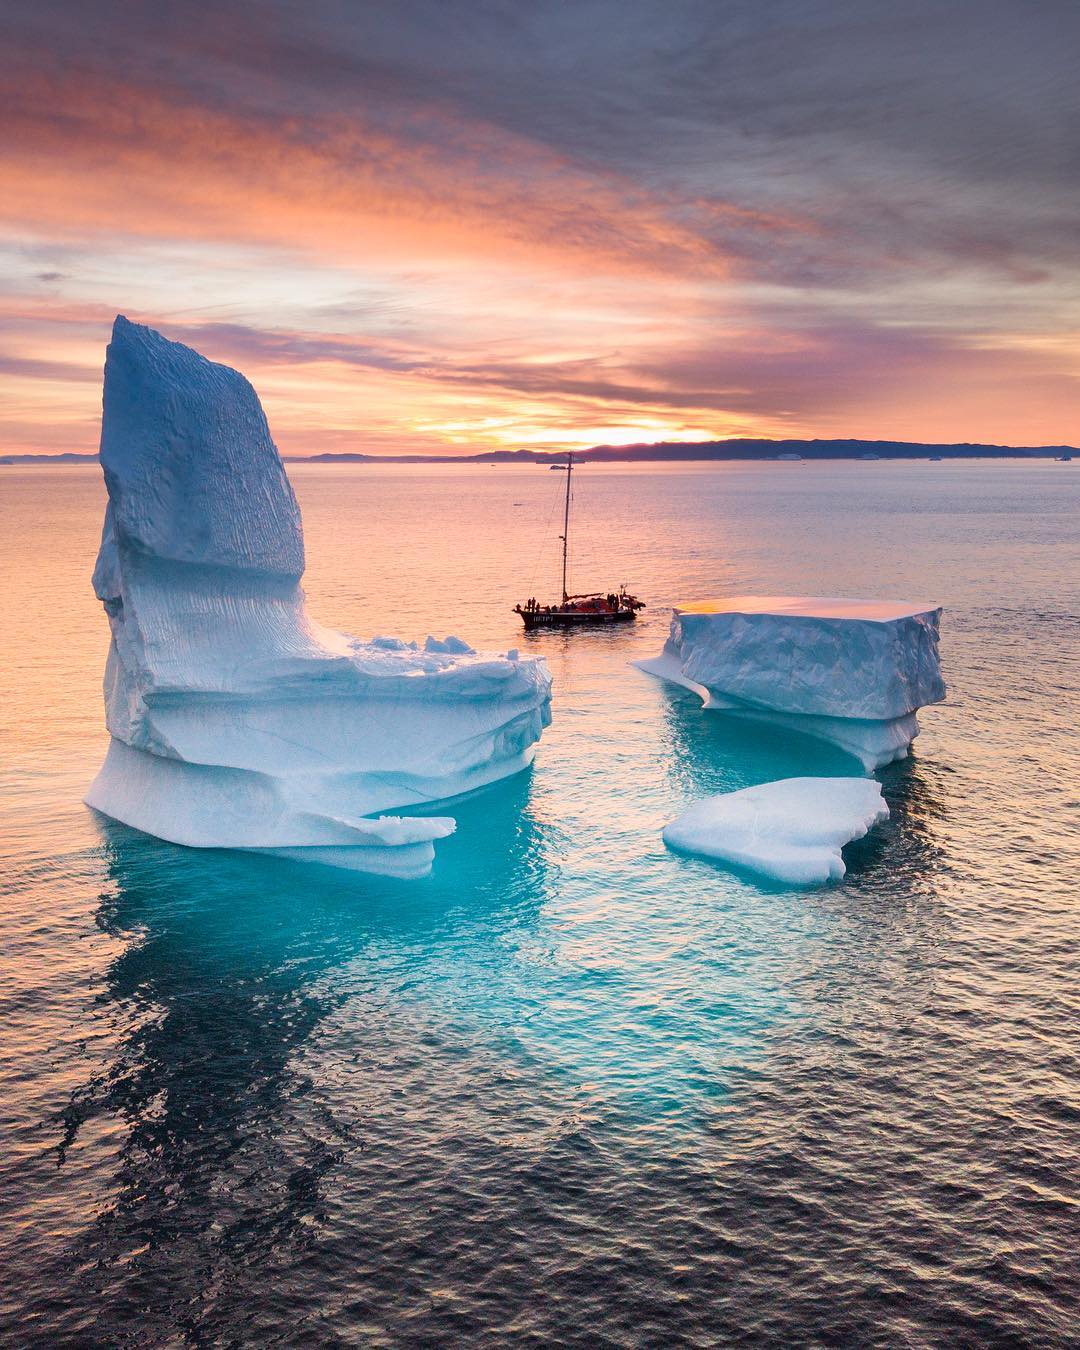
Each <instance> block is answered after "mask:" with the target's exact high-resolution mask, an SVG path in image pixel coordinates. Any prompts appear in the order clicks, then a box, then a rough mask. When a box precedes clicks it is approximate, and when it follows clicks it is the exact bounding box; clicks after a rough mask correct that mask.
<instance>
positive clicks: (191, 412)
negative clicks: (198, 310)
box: [86, 317, 551, 875]
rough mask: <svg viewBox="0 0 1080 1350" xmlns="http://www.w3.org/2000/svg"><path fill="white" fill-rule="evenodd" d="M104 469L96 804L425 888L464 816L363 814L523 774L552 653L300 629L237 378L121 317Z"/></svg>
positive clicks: (263, 426) (282, 524)
mask: <svg viewBox="0 0 1080 1350" xmlns="http://www.w3.org/2000/svg"><path fill="white" fill-rule="evenodd" d="M101 463H102V468H103V469H104V473H105V483H106V486H107V488H108V493H109V501H108V506H107V507H106V511H105V525H104V530H103V533H102V540H101V550H100V552H99V555H98V560H97V566H96V568H95V571H94V589H95V591H96V593H97V595H98V597H99V598H100V599H101V601H102V603H103V605H104V607H105V610H106V613H107V614H108V616H109V623H110V626H111V629H112V643H111V646H110V648H109V655H108V660H107V664H106V670H105V712H106V723H107V726H108V729H109V732H110V733H111V736H112V741H111V743H110V746H109V751H108V754H107V756H106V759H105V763H104V765H103V767H102V769H101V772H100V773H99V774H98V776H97V778H96V779H95V780H94V783H93V785H92V786H91V788H90V791H89V793H88V795H87V799H86V800H87V802H88V804H89V805H91V806H93V807H95V808H96V809H98V810H100V811H103V812H104V813H105V814H107V815H109V816H112V817H114V818H115V819H117V820H120V821H123V822H124V823H125V824H128V825H132V826H134V827H135V828H137V829H140V830H144V831H146V832H147V833H149V834H154V835H157V836H159V837H160V838H163V839H167V840H171V841H172V842H174V843H178V844H188V845H192V846H197V847H217V848H248V849H257V850H260V851H264V852H273V853H287V854H289V855H290V856H297V857H305V858H311V859H315V860H318V861H320V862H332V863H335V864H337V865H339V866H343V867H352V868H358V869H360V870H365V871H380V872H396V873H400V874H403V875H416V874H418V873H420V872H423V871H424V870H426V869H427V868H428V867H429V866H430V863H431V859H432V857H433V845H432V841H433V840H435V839H438V838H441V837H443V836H445V835H447V834H449V833H450V832H451V830H452V829H453V821H452V820H449V819H445V818H431V817H412V818H408V819H404V818H402V819H395V818H390V817H387V816H385V815H380V818H379V819H370V818H369V817H371V816H373V815H374V814H375V813H383V812H386V811H388V810H393V809H394V808H400V807H415V806H423V805H425V804H427V803H430V802H435V801H440V800H444V799H446V798H449V797H453V796H456V795H458V794H460V793H462V792H466V791H470V790H472V789H474V788H477V787H480V786H483V785H484V784H487V783H490V782H493V781H494V780H496V779H498V778H503V777H505V776H506V775H508V774H511V773H514V772H516V771H517V770H518V769H521V768H523V767H524V766H525V765H527V764H528V763H529V761H530V759H531V757H532V754H533V750H534V747H535V743H536V741H537V740H538V739H539V736H540V733H541V731H542V729H543V728H544V727H545V726H546V725H547V724H548V723H549V721H550V711H549V709H550V696H551V679H550V676H549V675H548V672H547V669H546V667H545V665H544V663H543V661H541V660H537V659H533V658H521V659H518V656H517V653H516V652H514V653H511V654H509V655H506V656H493V655H480V654H477V653H476V652H474V651H473V650H472V648H471V647H469V646H468V644H467V643H465V642H463V641H462V640H461V639H460V638H456V637H448V638H444V639H442V640H439V639H437V638H432V639H429V640H428V642H427V644H426V645H425V647H424V648H423V649H420V648H418V646H417V645H416V644H415V643H406V642H403V641H400V640H394V639H387V638H378V639H373V640H372V641H370V642H362V641H360V640H358V639H356V638H351V637H347V636H345V635H344V634H341V633H337V632H333V631H331V630H329V629H326V628H322V627H320V626H319V625H318V624H316V623H314V622H313V621H312V620H311V619H310V618H309V617H308V615H307V612H306V610H305V606H304V594H303V591H302V589H301V587H300V578H301V576H302V575H303V571H304V544H303V534H302V529H301V522H300V511H299V508H298V506H297V503H296V498H295V497H294V495H293V491H292V488H291V486H290V484H289V480H288V478H287V476H286V474H285V469H284V466H283V464H282V462H281V457H280V456H279V454H278V451H277V448H276V446H275V445H274V443H273V441H272V440H271V438H270V432H269V429H268V427H267V423H266V418H265V416H264V415H263V411H262V408H261V406H260V404H259V400H258V398H257V396H256V394H255V391H254V389H253V388H252V387H251V385H250V384H249V383H248V382H247V380H245V379H244V377H243V376H242V375H240V374H239V373H238V372H237V371H235V370H230V369H229V368H228V367H227V366H221V365H216V364H214V363H213V362H210V361H207V360H206V359H205V358H204V357H202V356H200V355H199V354H198V353H197V352H194V351H192V350H191V349H190V348H188V347H184V346H181V345H180V344H179V343H175V342H169V341H167V340H166V339H165V338H163V337H162V336H161V335H160V334H158V333H155V332H153V331H152V330H151V329H149V328H144V327H141V326H139V325H137V324H132V323H129V322H128V321H127V320H126V319H124V318H122V317H120V318H118V319H117V320H116V323H115V326H114V328H113V335H112V341H111V343H110V344H109V349H108V354H107V358H106V363H105V393H104V415H103V420H102V432H101Z"/></svg>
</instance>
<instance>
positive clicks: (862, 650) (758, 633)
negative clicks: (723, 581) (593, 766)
mask: <svg viewBox="0 0 1080 1350" xmlns="http://www.w3.org/2000/svg"><path fill="white" fill-rule="evenodd" d="M940 618H941V610H940V609H939V608H936V607H934V606H929V605H920V604H909V603H907V602H905V601H896V602H889V601H867V600H842V599H825V598H822V597H817V598H809V599H807V598H802V597H794V596H775V595H766V596H761V595H744V596H737V597H734V598H732V599H727V600H717V601H702V602H701V603H698V604H693V605H681V606H679V607H677V608H676V609H675V610H674V611H673V613H672V619H671V632H670V635H669V637H668V640H667V642H666V644H665V646H664V650H663V652H662V653H661V655H660V656H658V657H655V658H652V659H650V660H646V661H638V662H636V663H635V664H636V665H637V666H638V667H639V668H640V669H641V670H644V671H646V672H648V673H649V674H650V675H657V676H659V677H660V678H662V679H666V680H671V681H672V682H674V683H676V684H681V685H683V686H685V687H686V688H688V689H693V690H694V691H695V692H696V693H698V694H699V695H700V696H701V698H702V699H703V700H704V702H705V705H706V707H709V708H718V709H722V710H724V711H726V712H729V713H733V714H736V715H739V716H743V717H747V718H752V719H757V720H759V721H765V722H770V723H773V724H775V725H779V726H783V727H789V728H791V729H792V730H796V731H801V732H805V733H806V734H808V735H811V736H816V737H818V738H819V739H821V740H826V741H829V742H831V743H832V744H834V745H838V746H840V747H841V748H842V749H844V750H847V751H848V752H849V753H850V754H852V755H854V756H855V757H856V758H857V759H858V760H859V761H860V762H861V763H862V765H863V767H864V769H866V770H867V771H868V772H870V771H872V770H874V769H877V768H880V767H881V766H882V765H883V764H889V763H891V762H892V761H893V760H896V759H903V758H904V757H905V756H906V755H907V752H908V749H909V747H910V745H911V742H912V740H914V738H915V737H916V736H917V735H918V732H919V724H918V721H917V720H916V717H915V714H916V712H917V710H918V709H919V708H921V707H924V706H926V704H928V703H939V702H940V701H941V700H942V699H943V698H944V697H945V683H944V681H943V680H942V678H941V664H940V659H939V655H938V631H939V622H940Z"/></svg>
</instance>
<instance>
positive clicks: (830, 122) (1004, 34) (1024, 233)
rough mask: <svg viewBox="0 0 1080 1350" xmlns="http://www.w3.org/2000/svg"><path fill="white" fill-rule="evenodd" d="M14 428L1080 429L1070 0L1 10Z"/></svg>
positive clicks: (46, 444) (4, 338)
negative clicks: (262, 419) (164, 394)
mask: <svg viewBox="0 0 1080 1350" xmlns="http://www.w3.org/2000/svg"><path fill="white" fill-rule="evenodd" d="M0 27H2V29H3V32H2V34H0V65H2V94H0V109H2V112H0V115H2V118H3V136H2V139H0V454H2V453H5V452H6V453H35V452H39V453H55V452H58V451H63V450H79V451H91V450H94V449H96V446H97V436H98V423H99V419H100V407H101V403H100V400H101V367H102V361H103V356H104V347H105V343H106V341H107V338H108V331H109V326H110V324H111V321H112V318H113V316H114V315H115V314H116V313H117V312H118V311H122V312H124V313H126V314H127V315H128V316H129V317H131V318H133V319H138V320H140V321H143V322H147V323H150V324H152V325H153V326H155V327H157V328H160V329H161V330H162V331H163V332H164V333H165V334H166V335H167V336H169V337H174V338H177V339H179V340H181V341H184V342H187V343H190V344H191V345H192V346H195V347H197V348H198V349H199V350H200V351H202V352H203V353H205V354H206V355H207V356H210V357H212V358H213V359H215V360H221V361H225V362H227V363H228V364H230V365H235V366H237V367H238V368H239V369H241V370H242V371H243V372H244V373H245V374H246V375H247V376H248V377H249V378H250V379H251V380H252V381H253V383H254V384H255V387H256V388H257V390H258V391H259V394H260V396H261V397H262V399H263V402H264V405H265V407H266V410H267V414H268V416H269V419H270V425H271V428H272V430H273V432H274V435H275V439H276V440H277V442H278V444H279V446H280V447H281V449H282V450H283V451H284V452H285V453H288V454H293V455H304V454H314V453H319V452H322V451H345V450H349V451H360V452H363V451H366V452H373V453H384V454H385V453H389V454H394V453H408V452H426V453H447V452H450V453H455V452H462V453H465V452H470V451H475V450H484V449H493V448H518V447H528V448H551V447H565V446H576V445H582V446H584V445H592V444H596V443H599V442H605V443H627V442H633V441H649V440H660V439H712V438H715V437H723V436H744V435H754V436H756V435H762V436H804V435H806V436H815V435H817V436H863V437H884V438H899V439H911V440H945V441H953V440H980V441H993V442H1005V443H1012V444H1024V445H1033V444H1041V443H1059V442H1071V443H1076V442H1077V441H1078V440H1080V403H1078V399H1077V394H1078V392H1080V388H1078V381H1077V376H1078V374H1080V92H1078V91H1080V76H1078V72H1077V53H1078V52H1080V4H1077V3H1075V0H903V3H898V4H886V3H877V2H876V0H814V2H813V3H807V2H805V0H767V2H766V0H745V2H744V0H702V2H701V3H697V2H695V0H668V2H667V3H661V0H647V2H645V0H567V2H566V3H557V2H556V0H383V2H382V3H374V2H372V0H366V2H365V0H312V2H311V3H305V4H300V3H296V0H258V3H256V2H255V0H247V2H245V3H236V2H235V0H215V2H214V3H212V4H211V3H205V0H204V3H195V0H176V2H175V3H169V2H168V0H159V2H158V3H153V4H151V3H134V2H133V0H131V2H129V3H124V0H113V2H111V3H110V2H108V0H69V2H68V3H59V2H57V0H32V3H21V2H20V0H7V2H6V3H5V4H4V6H3V17H2V18H0Z"/></svg>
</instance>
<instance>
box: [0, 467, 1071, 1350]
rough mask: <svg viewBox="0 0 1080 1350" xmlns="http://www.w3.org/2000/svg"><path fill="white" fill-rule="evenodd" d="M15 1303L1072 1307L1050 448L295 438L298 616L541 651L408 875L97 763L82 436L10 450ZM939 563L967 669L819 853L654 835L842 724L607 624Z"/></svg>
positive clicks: (149, 1314) (1067, 763) (96, 673)
mask: <svg viewBox="0 0 1080 1350" xmlns="http://www.w3.org/2000/svg"><path fill="white" fill-rule="evenodd" d="M0 475H2V477H0V564H2V568H3V575H4V577H5V580H6V586H5V593H6V597H7V603H6V606H5V613H4V618H3V626H4V632H5V643H4V648H5V651H4V659H3V662H2V668H0V684H2V688H0V695H2V697H0V813H2V814H0V860H2V876H0V887H2V892H3V901H2V911H0V937H2V953H3V961H2V964H0V994H2V1019H0V1052H2V1060H0V1072H2V1075H3V1081H2V1083H0V1135H2V1138H3V1146H2V1149H0V1169H2V1170H0V1194H2V1203H0V1210H2V1218H0V1266H2V1271H3V1279H2V1282H0V1288H2V1301H0V1335H2V1336H3V1338H4V1341H5V1343H10V1344H13V1345H15V1344H48V1345H68V1344H70V1345H95V1344H102V1345H144V1344H145V1345H156V1344H169V1345H172V1344H184V1343H189V1344H193V1345H240V1344H245V1345H247V1344H250V1345H279V1344H280V1345H300V1344H303V1345H364V1346H369V1345H370V1346H378V1345H402V1344H416V1345H424V1346H441V1345H470V1346H483V1345H501V1344H509V1343H515V1344H518V1343H520V1344H525V1345H529V1344H535V1345H551V1344H566V1345H583V1346H584V1345H589V1346H594V1345H629V1346H650V1347H653V1346H665V1345H683V1344H686V1345H731V1344H739V1343H746V1344H750V1343H762V1344H778V1345H787V1346H791V1345H802V1344H829V1345H837V1344H852V1345H882V1346H898V1345H905V1346H906V1345H912V1346H921V1345H934V1346H940V1345H1033V1346H1039V1345H1045V1346H1064V1345H1074V1346H1075V1345H1077V1344H1080V1331H1078V1324H1077V1298H1078V1295H1080V1280H1078V1277H1077V1262H1078V1256H1077V1253H1078V1250H1080V1193H1078V1175H1080V1092H1078V1034H1080V994H1078V982H1080V899H1078V895H1077V890H1078V883H1077V878H1078V875H1080V837H1078V820H1080V764H1078V751H1077V727H1078V723H1080V706H1078V697H1077V685H1078V678H1080V656H1078V652H1080V642H1078V637H1080V619H1078V615H1080V598H1078V594H1077V588H1078V579H1080V551H1078V548H1077V520H1078V518H1080V511H1078V508H1080V468H1077V466H1075V465H1073V466H1065V465H1057V464H1050V463H1038V464H1019V463H1016V464H987V463H974V462H973V463H964V464H930V463H919V464H893V463H888V462H879V463H868V464H863V463H856V464H842V465H840V464H837V465H819V464H765V465H759V466H737V465H731V466H727V465H725V466H700V467H699V466H694V467H687V468H684V469H678V470H674V471H673V470H664V471H658V470H653V469H650V468H636V469H625V468H617V467H605V468H590V469H586V470H583V471H582V472H581V474H580V475H579V480H580V481H579V488H578V498H577V507H578V520H579V522H580V529H579V531H578V533H577V534H576V536H575V544H576V558H575V580H576V582H577V583H578V584H579V585H581V586H586V585H589V584H594V583H595V584H598V585H600V586H603V587H605V588H606V587H608V586H610V585H612V584H616V583H618V582H620V581H623V580H626V581H628V582H629V583H631V585H632V587H633V588H634V589H636V590H640V591H641V592H642V593H643V594H645V595H646V596H647V598H648V599H649V601H650V608H649V609H648V610H647V611H646V616H647V617H645V618H644V620H643V622H641V623H639V624H638V625H637V626H636V627H635V628H634V629H633V630H632V631H620V632H598V633H595V634H584V633H578V634H573V635H570V636H566V635H559V634H549V635H538V636H533V637H530V638H525V637H524V635H523V634H521V633H520V631H519V629H518V628H517V627H516V623H517V620H516V617H515V616H514V615H513V614H512V613H511V612H510V606H511V604H512V603H513V602H514V601H515V600H516V599H519V598H523V597H524V596H526V595H528V594H530V593H535V594H540V595H541V597H542V598H543V594H544V593H545V591H554V589H555V584H556V583H557V576H556V570H555V568H556V559H555V556H554V547H555V534H556V533H557V526H556V523H555V520H554V519H553V513H554V510H555V508H556V498H557V494H558V490H559V488H560V486H561V480H560V479H559V477H558V476H557V475H555V474H548V473H547V472H546V471H544V470H542V469H534V468H525V467H514V468H501V467H500V468H494V469H490V468H486V467H484V468H478V467H472V466H468V467H466V466H452V467H447V468H441V467H439V468H427V467H412V466H404V467H400V468H387V467H359V466H357V467H342V468H331V467H322V466H309V467H300V468H297V467H296V466H293V468H292V476H293V480H294V483H295V485H296V488H297V492H298V495H299V497H300V502H301V506H302V508H303V512H304V520H305V530H306V536H307V545H308V558H309V566H308V574H307V589H308V593H309V597H310V604H311V607H312V609H313V611H314V613H315V614H316V616H317V617H318V618H320V619H321V620H323V621H325V622H327V623H329V624H331V625H332V626H336V627H341V628H344V629H346V630H348V631H350V632H353V633H357V634H360V635H363V636H372V635H374V634H376V633H382V634H386V633H390V634H398V635H401V636H404V637H419V638H420V639H423V637H424V636H425V635H426V634H427V633H429V632H431V633H437V634H439V635H440V636H441V635H443V634H445V633H447V632H453V633H459V634H461V635H462V636H464V637H466V638H468V639H469V640H471V641H472V642H473V643H474V644H475V645H477V646H481V645H490V646H492V647H495V648H497V649H499V650H504V651H505V650H506V649H507V648H508V647H510V646H518V647H520V648H521V649H523V650H529V651H534V652H539V653H543V654H544V655H545V656H546V657H547V658H548V661H549V663H550V665H551V669H552V673H553V675H554V677H555V681H556V699H555V705H554V715H555V721H554V724H553V726H552V727H551V729H550V730H549V731H548V732H547V733H545V736H544V739H543V742H542V745H541V748H540V752H539V754H538V757H537V760H536V764H535V766H534V768H533V769H532V770H531V771H530V772H529V773H528V774H525V775H521V776H519V777H517V778H515V779H513V780H510V781H507V782H505V783H503V784H501V785H498V786H497V787H495V788H493V789H491V790H489V791H487V792H485V793H483V794H480V795H478V796H476V797H474V798H473V799H471V800H469V801H467V802H464V803H462V804H460V805H458V806H456V807H455V814H456V816H457V818H458V833H457V835H456V836H454V838H453V839H451V840H448V841H447V842H446V843H445V844H442V845H440V846H439V851H438V856H437V861H436V867H435V871H434V873H433V875H432V876H431V877H430V878H429V879H427V880H425V881H420V882H401V881H391V880H386V879H378V878H365V877H362V876H356V875H353V874H346V873H337V872H334V871H331V870H328V869H322V868H318V867H304V866H301V865H299V864H291V863H284V862H280V861H276V860H273V859H269V858H259V857H254V856H251V857H249V856H246V855H243V854H236V853H220V854H218V853H199V852H192V851H187V850H184V849H180V848H176V847H173V846H171V845H168V844H163V843H160V842H157V841H155V840H153V839H149V838H147V837H145V836H141V835H138V834H136V833H134V832H133V831H130V830H127V829H125V828H122V827H120V826H116V825H111V824H110V823H109V822H107V821H105V820H103V819H101V818H95V817H93V816H92V815H91V814H90V812H88V811H87V809H86V808H85V807H83V806H82V805H81V803H80V798H81V794H82V792H83V791H84V789H85V787H86V785H87V783H88V782H89V780H90V778H91V777H92V775H93V773H94V771H95V769H96V767H97V764H98V762H99V761H100V758H101V756H102V753H103V750H104V739H105V738H104V732H103V725H102V707H101V693H100V681H101V670H102V665H103V662H104V657H105V650H106V645H107V636H106V635H107V628H106V623H105V619H104V616H103V615H102V613H101V611H100V607H99V606H98V605H97V602H96V601H95V600H94V599H93V596H92V594H91V591H90V585H89V574H90V570H91V566H92V563H93V558H94V554H95V550H96V546H97V536H98V532H99V528H100V518H101V511H102V506H103V491H102V488H101V485H100V481H99V476H98V473H97V471H96V470H93V469H84V468H71V469H34V470H21V469H15V468H6V469H3V468H0ZM773 591H783V592H795V593H802V594H811V595H813V594H822V593H825V594H830V593H831V594H842V595H858V596H869V597H901V598H911V599H926V600H934V601H939V602H941V603H943V604H944V605H945V607H946V613H945V618H944V622H943V653H944V661H945V666H946V676H947V679H948V682H949V688H950V695H949V700H948V702H947V703H945V704H944V705H942V706H940V707H938V708H934V709H931V710H928V711H927V712H926V713H925V714H923V716H922V724H923V734H922V736H921V737H920V738H919V740H918V741H917V743H916V753H915V754H914V755H913V757H912V758H911V759H910V760H909V761H907V762H906V763H905V764H903V765H896V766H892V767H890V768H889V769H888V770H885V771H884V772H883V775H882V781H883V783H884V786H885V791H886V795H887V797H888V799H889V802H890V805H891V807H892V810H893V815H892V819H891V820H890V822H889V823H888V825H887V826H885V827H884V828H881V829H880V830H878V831H876V832H875V833H874V835H873V836H872V837H871V838H870V839H869V840H867V841H864V842H863V843H861V844H858V845H855V846H852V848H850V849H849V850H848V851H847V853H848V860H849V872H848V876H847V877H846V879H845V880H844V881H843V882H842V883H840V884H838V885H834V886H830V887H825V888H820V889H817V890H811V891H798V890H790V889H785V888H782V887H775V886H767V885H764V884H759V883H758V882H756V881H754V880H753V879H752V878H751V877H749V876H742V875H737V874H735V873H732V872H729V871H725V870H724V869H722V868H720V867H717V866H713V865H711V864H708V863H706V862H703V861H697V860H694V859H691V858H685V857H679V856H676V855H673V854H670V853H668V852H666V851H665V849H664V848H663V846H662V844H661V842H660V835H659V832H660V827H661V826H662V824H663V823H664V822H665V821H666V820H667V819H669V818H670V817H671V816H672V815H674V814H675V813H676V812H677V811H679V810H680V809H681V808H682V807H683V806H684V805H685V804H687V803H688V802H689V801H691V800H692V799H694V798H695V797H697V796H700V795H702V794H703V793H705V792H709V791H718V790H721V789H724V788H733V787H739V786H744V785H747V784H750V783H755V782H762V781H766V780H769V779H772V778H777V777H782V776H788V775H791V774H800V773H822V774H842V773H848V772H855V771H856V770H855V766H854V765H853V763H852V761H849V760H847V759H846V758H845V757H844V756H843V755H842V754H841V753H840V752H838V751H831V750H829V749H827V748H825V747H822V746H815V745H814V744H813V743H812V742H809V741H804V740H800V739H798V738H796V737H793V736H783V735H779V734H771V733H767V732H765V731H762V730H760V729H754V730H747V729H746V728H745V727H742V726H739V725H738V724H733V723H731V722H730V721H729V720H728V719H726V718H725V717H723V716H722V715H719V714H716V713H705V712H703V711H702V710H701V709H700V707H699V706H698V703H697V700H696V699H694V698H693V697H692V696H691V695H689V694H686V693H684V692H682V691H678V690H670V689H667V688H665V687H663V686H661V685H659V684H656V683H655V682H653V681H651V680H649V679H648V678H647V677H645V676H643V675H641V674H640V673H638V672H637V671H635V670H633V669H631V668H630V667H629V665H628V662H629V661H630V659H631V658H633V657H635V656H640V655H643V654H651V653H653V652H655V651H656V650H658V649H659V646H660V644H661V642H662V640H663V636H664V633H665V631H666V626H667V618H666V611H665V607H666V606H670V604H671V603H672V602H674V601H678V600H680V599H688V598H697V597H702V596H704V595H711V594H724V593H727V594H732V593H739V592H773Z"/></svg>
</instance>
